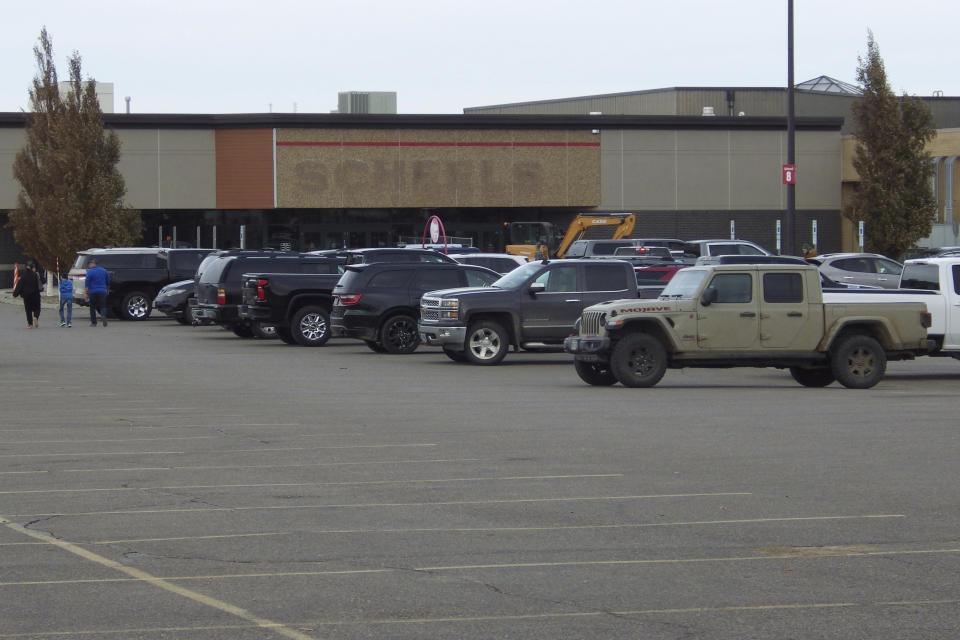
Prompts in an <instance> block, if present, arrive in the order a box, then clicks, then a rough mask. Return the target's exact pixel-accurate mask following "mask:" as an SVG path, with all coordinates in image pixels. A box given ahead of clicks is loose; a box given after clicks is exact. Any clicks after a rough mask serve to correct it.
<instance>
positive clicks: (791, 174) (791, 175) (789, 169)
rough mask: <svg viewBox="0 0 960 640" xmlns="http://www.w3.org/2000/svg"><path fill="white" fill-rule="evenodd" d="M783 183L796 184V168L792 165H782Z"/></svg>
mask: <svg viewBox="0 0 960 640" xmlns="http://www.w3.org/2000/svg"><path fill="white" fill-rule="evenodd" d="M783 184H797V168H796V167H795V166H794V165H792V164H785V165H783Z"/></svg>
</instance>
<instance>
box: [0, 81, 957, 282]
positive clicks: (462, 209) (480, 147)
mask: <svg viewBox="0 0 960 640" xmlns="http://www.w3.org/2000/svg"><path fill="white" fill-rule="evenodd" d="M827 84H828V85H829V83H827ZM784 93H785V92H784V90H783V89H764V88H759V89H749V88H736V89H697V88H689V89H682V88H680V89H676V88H675V89H663V90H657V91H650V92H635V93H631V94H614V95H607V96H589V97H584V98H570V99H564V100H557V101H545V102H538V103H524V104H518V105H499V106H495V107H478V108H471V109H467V110H465V111H466V113H465V114H463V115H402V114H401V115H397V114H345V113H337V114H248V115H234V114H226V115H215V114H207V115H173V114H170V115H167V114H155V115H150V114H129V113H128V114H105V116H104V121H105V124H106V126H107V127H108V128H110V129H112V130H114V131H116V133H117V134H118V136H119V138H120V141H121V145H122V146H121V160H120V163H119V169H120V171H121V173H122V174H123V176H124V178H125V180H126V187H127V194H126V203H127V205H128V206H130V207H133V208H136V209H139V210H140V211H141V212H142V218H143V221H144V237H143V242H142V243H143V244H145V245H163V246H170V245H172V244H177V245H190V246H204V247H216V248H229V247H237V246H246V247H249V248H258V247H267V246H269V247H275V248H289V249H295V250H309V249H322V248H323V249H325V248H333V247H363V246H386V245H393V244H397V243H402V242H409V241H418V240H419V239H420V237H421V234H422V230H423V226H424V223H425V221H426V220H427V219H428V218H429V217H430V216H432V215H438V216H440V218H441V219H442V220H443V222H444V226H445V228H446V231H447V233H448V235H451V236H458V237H469V238H471V239H472V241H473V243H474V244H475V245H476V246H478V247H481V248H483V249H490V250H500V249H502V247H503V245H504V244H505V243H506V241H507V239H506V238H505V237H504V235H503V232H504V223H506V222H513V221H545V222H552V223H554V224H556V225H558V226H560V227H563V226H566V224H567V223H568V222H569V221H570V220H571V219H572V218H573V216H574V215H576V214H577V213H581V212H591V211H597V212H614V211H630V212H635V213H637V214H638V222H637V225H636V228H635V229H634V235H635V236H637V237H640V236H656V237H677V238H681V239H697V238H711V237H720V238H728V237H731V236H736V237H738V238H742V239H747V240H752V241H755V242H758V243H759V244H761V245H763V246H765V247H767V248H768V249H770V250H771V251H776V250H778V249H781V248H782V250H783V251H784V252H789V251H790V249H788V248H787V247H780V246H779V239H780V236H779V235H778V227H779V228H780V229H781V231H782V224H783V223H784V209H785V207H786V186H785V185H784V184H783V180H782V176H781V167H782V165H783V164H784V163H785V161H786V144H787V141H786V135H787V134H786V118H785V116H784V114H783V113H782V112H783V111H784ZM797 93H798V110H797V112H798V114H800V115H799V117H798V119H797V123H796V165H797V175H798V181H797V187H796V216H795V227H794V237H795V241H796V243H797V244H798V245H799V244H800V243H802V242H811V243H813V244H816V245H817V246H818V247H819V249H820V251H821V252H827V251H838V250H847V249H854V248H855V243H856V240H857V239H856V238H854V237H853V236H852V232H851V229H852V223H850V222H849V221H846V220H844V219H843V218H842V216H841V215H840V212H841V210H842V206H843V199H844V194H845V193H848V192H849V190H850V189H852V188H853V185H854V184H855V182H856V179H857V178H856V173H855V172H854V171H853V169H852V160H851V159H852V150H853V148H854V147H853V144H852V142H853V141H852V137H851V136H850V135H849V134H848V133H847V128H848V127H849V118H848V117H845V116H846V115H847V114H848V113H849V106H850V104H851V103H852V100H853V99H855V96H854V95H851V94H850V93H849V91H847V92H844V91H840V90H834V89H830V90H820V91H815V90H801V91H798V92H797ZM938 104H939V107H938V108H939V111H938V112H936V113H937V114H938V115H937V117H938V124H941V123H944V122H945V123H951V122H954V121H955V120H956V123H955V124H956V126H957V127H960V100H957V99H940V102H939V103H938ZM704 114H706V115H704ZM711 114H712V115H711ZM26 118H27V116H26V115H25V114H22V113H6V114H0V165H2V166H8V167H10V166H11V165H12V163H13V158H14V156H15V155H16V153H17V152H18V151H19V150H20V149H21V148H22V147H23V145H24V143H25V126H26ZM958 149H960V128H956V129H949V128H946V129H944V130H942V131H941V132H940V135H939V136H938V138H937V141H936V142H935V144H934V150H933V153H934V154H935V155H936V156H937V163H938V164H937V181H936V184H935V185H932V188H934V189H936V190H937V193H938V198H939V202H940V213H939V214H938V220H937V224H938V227H937V230H938V231H937V233H935V234H934V236H933V237H931V238H930V242H931V243H934V244H941V245H944V244H960V243H957V242H947V240H948V239H950V238H954V239H955V238H956V226H955V224H954V223H953V210H954V209H955V207H956V200H957V193H956V189H954V188H953V185H954V184H957V171H958V170H960V166H958V163H956V162H955V160H956V156H957V154H958V152H960V151H958ZM18 192H19V184H17V183H16V182H15V181H14V179H13V177H12V172H11V171H10V170H7V171H5V172H0V225H2V227H0V286H3V285H4V284H8V283H9V274H10V270H11V269H12V262H13V261H14V260H17V259H22V258H24V257H25V256H22V255H21V253H20V251H19V248H18V247H16V245H15V243H14V242H13V238H12V230H11V229H10V228H9V227H7V226H6V224H5V223H6V221H7V215H8V211H9V210H10V209H13V208H14V207H15V206H16V201H17V193H18ZM814 230H816V233H815V232H814ZM951 234H952V235H951ZM793 251H796V248H794V249H793Z"/></svg>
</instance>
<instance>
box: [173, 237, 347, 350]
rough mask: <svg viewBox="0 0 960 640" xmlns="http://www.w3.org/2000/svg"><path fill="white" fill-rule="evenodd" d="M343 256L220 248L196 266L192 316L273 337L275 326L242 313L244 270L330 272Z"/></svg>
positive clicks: (237, 330) (248, 335)
mask: <svg viewBox="0 0 960 640" xmlns="http://www.w3.org/2000/svg"><path fill="white" fill-rule="evenodd" d="M342 263H343V259H342V258H337V257H334V256H323V255H315V254H309V253H291V252H289V251H250V250H231V251H220V252H217V253H216V254H214V255H212V256H210V257H209V258H207V259H206V260H204V261H203V263H202V264H201V265H200V266H199V267H198V268H197V276H196V281H197V285H196V296H197V297H196V301H195V302H193V301H191V302H193V304H194V306H193V307H192V308H193V317H195V318H197V319H198V320H210V321H211V322H215V323H216V324H220V325H224V326H225V327H227V328H229V329H231V330H233V332H234V333H235V334H236V335H238V336H240V337H241V338H252V337H258V338H267V337H274V331H273V327H265V326H261V325H260V323H258V322H255V321H251V320H248V319H244V318H241V317H240V314H239V313H238V312H239V306H240V305H241V303H242V302H243V300H242V297H243V296H242V280H241V279H242V276H243V274H245V273H331V274H335V273H338V271H339V265H340V264H342Z"/></svg>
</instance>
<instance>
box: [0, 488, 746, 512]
mask: <svg viewBox="0 0 960 640" xmlns="http://www.w3.org/2000/svg"><path fill="white" fill-rule="evenodd" d="M749 495H753V494H751V493H744V492H726V493H665V494H651V495H643V496H581V497H571V498H514V499H511V500H455V501H446V502H373V503H366V504H364V503H353V504H351V503H343V504H308V505H273V506H260V507H193V508H189V509H136V510H128V511H78V512H73V513H69V512H54V513H16V514H13V515H12V516H11V517H15V518H50V517H54V516H104V515H125V516H134V515H145V514H158V513H207V512H214V511H288V510H291V511H292V510H296V509H301V510H302V509H377V508H397V507H450V506H461V505H499V504H532V503H554V502H605V501H617V500H654V499H662V498H726V497H731V496H749Z"/></svg>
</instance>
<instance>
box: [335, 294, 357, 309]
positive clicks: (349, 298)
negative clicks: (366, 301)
mask: <svg viewBox="0 0 960 640" xmlns="http://www.w3.org/2000/svg"><path fill="white" fill-rule="evenodd" d="M362 297H363V294H362V293H339V294H337V300H339V301H340V304H342V305H343V306H345V307H349V306H350V305H352V304H357V303H358V302H360V298H362Z"/></svg>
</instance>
